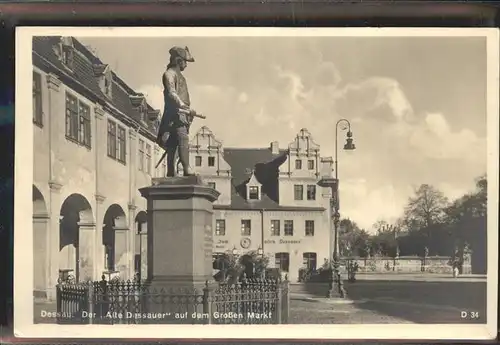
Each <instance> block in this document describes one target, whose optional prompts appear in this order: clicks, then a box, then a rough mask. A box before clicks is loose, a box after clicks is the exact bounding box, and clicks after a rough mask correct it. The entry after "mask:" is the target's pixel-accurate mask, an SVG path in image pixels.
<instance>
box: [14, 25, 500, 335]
mask: <svg viewBox="0 0 500 345" xmlns="http://www.w3.org/2000/svg"><path fill="white" fill-rule="evenodd" d="M50 35H66V36H79V37H89V36H107V37H116V36H128V37H141V36H149V37H155V36H156V37H158V36H177V37H183V36H192V37H193V36H206V37H214V36H226V37H229V36H233V37H236V36H239V37H241V36H281V37H286V36H294V37H297V36H301V37H306V36H346V37H349V36H368V37H380V36H393V37H395V36H413V37H415V36H441V37H443V36H456V37H460V36H463V37H466V36H467V37H472V36H474V37H486V38H487V49H488V54H487V58H488V62H487V66H488V68H487V83H488V86H487V113H488V117H487V122H488V134H487V151H488V152H487V155H488V163H487V177H488V220H487V221H488V233H487V236H488V241H487V245H488V272H487V298H488V303H487V305H488V306H487V324H482V325H470V324H453V325H449V324H442V325H436V324H429V325H407V324H402V325H400V324H387V325H368V324H359V325H276V326H274V325H258V326H257V325H241V326H240V325H238V326H237V325H221V326H219V325H208V326H207V325H205V326H204V325H180V326H179V325H132V326H130V325H112V326H106V325H78V326H76V325H53V324H34V323H33V311H34V310H33V309H34V308H33V298H32V296H33V250H32V248H33V230H32V229H33V225H32V213H33V205H32V201H31V200H32V184H33V135H32V130H31V125H30V124H32V114H31V113H32V104H31V102H32V97H31V96H30V94H29V92H30V90H31V71H32V67H31V66H32V53H31V52H32V37H33V36H50ZM15 60H16V67H15V68H16V100H17V102H16V109H15V114H16V115H15V124H16V126H15V137H16V142H15V164H14V166H15V196H14V205H15V209H14V229H15V231H14V248H15V250H14V308H15V309H14V334H15V335H16V336H17V337H29V338H146V339H153V338H168V339H192V338H197V339H199V338H206V339H457V340H459V339H477V340H480V339H492V338H495V337H496V333H497V310H496V308H497V300H498V296H497V282H498V231H497V229H498V212H497V211H498V128H499V116H498V113H499V85H498V81H499V62H500V58H499V31H498V29H496V28H495V29H489V28H471V29H469V28H416V29H415V28H234V27H233V28H230V29H229V30H228V29H227V28H193V27H189V28H187V27H184V28H151V27H143V28H99V27H92V28H90V27H88V28H77V27H18V28H17V29H16V57H15ZM29 282H31V283H29Z"/></svg>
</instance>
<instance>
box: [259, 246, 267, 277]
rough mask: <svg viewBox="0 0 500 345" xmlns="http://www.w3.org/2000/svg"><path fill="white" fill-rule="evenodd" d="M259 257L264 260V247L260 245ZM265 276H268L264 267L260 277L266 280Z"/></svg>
mask: <svg viewBox="0 0 500 345" xmlns="http://www.w3.org/2000/svg"><path fill="white" fill-rule="evenodd" d="M257 255H258V256H259V258H260V259H261V260H262V259H263V258H264V250H263V249H262V247H261V246H260V245H259V248H257ZM261 264H262V262H261ZM265 274H266V272H265V267H262V269H261V272H260V277H261V278H262V279H264V278H265Z"/></svg>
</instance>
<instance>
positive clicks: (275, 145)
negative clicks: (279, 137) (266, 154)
mask: <svg viewBox="0 0 500 345" xmlns="http://www.w3.org/2000/svg"><path fill="white" fill-rule="evenodd" d="M270 149H271V153H272V154H273V155H277V154H279V153H280V146H279V143H278V142H277V141H273V142H272V143H271V145H270Z"/></svg>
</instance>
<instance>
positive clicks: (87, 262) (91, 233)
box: [78, 222, 96, 282]
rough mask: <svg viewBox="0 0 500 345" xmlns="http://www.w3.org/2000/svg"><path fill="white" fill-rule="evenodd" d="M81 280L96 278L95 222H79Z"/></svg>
mask: <svg viewBox="0 0 500 345" xmlns="http://www.w3.org/2000/svg"><path fill="white" fill-rule="evenodd" d="M78 227H79V228H78V247H79V258H78V265H79V281H81V282H82V281H86V280H89V279H90V280H92V279H93V278H94V257H95V251H94V249H95V246H94V244H95V237H96V236H95V234H96V231H95V223H84V222H79V223H78Z"/></svg>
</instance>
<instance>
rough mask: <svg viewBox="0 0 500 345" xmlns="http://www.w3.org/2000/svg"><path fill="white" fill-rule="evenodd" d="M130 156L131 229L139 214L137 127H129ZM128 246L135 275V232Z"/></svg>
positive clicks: (131, 274) (129, 214)
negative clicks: (137, 200)
mask: <svg viewBox="0 0 500 345" xmlns="http://www.w3.org/2000/svg"><path fill="white" fill-rule="evenodd" d="M128 138H129V140H128V156H127V158H128V159H129V202H128V224H129V228H130V229H134V228H135V216H136V214H137V205H136V202H135V198H136V194H137V188H136V185H137V181H136V173H137V152H138V150H137V132H136V130H135V129H132V128H131V129H129V131H128ZM128 236H129V238H128V247H127V250H128V251H129V253H130V255H128V256H127V257H128V259H129V261H128V263H127V267H128V276H129V277H131V278H132V277H133V276H134V273H135V272H134V271H135V270H134V253H135V232H134V231H129V232H128Z"/></svg>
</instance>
